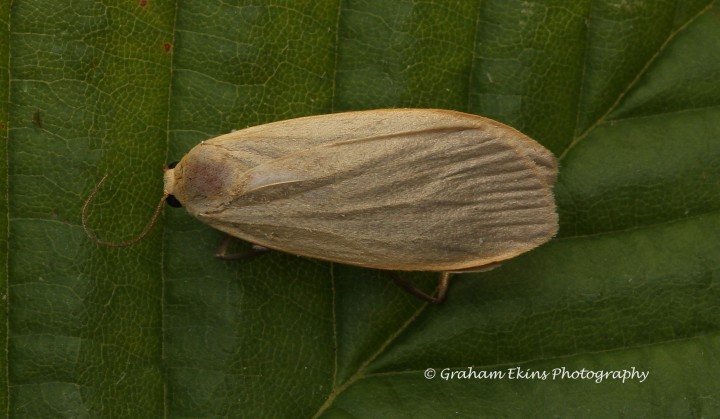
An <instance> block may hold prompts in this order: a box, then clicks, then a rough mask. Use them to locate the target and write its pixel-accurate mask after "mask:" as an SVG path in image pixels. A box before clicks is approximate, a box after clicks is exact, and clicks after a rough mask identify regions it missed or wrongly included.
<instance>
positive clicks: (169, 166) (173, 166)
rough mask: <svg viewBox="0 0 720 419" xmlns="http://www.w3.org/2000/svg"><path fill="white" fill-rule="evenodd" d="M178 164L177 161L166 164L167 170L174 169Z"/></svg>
mask: <svg viewBox="0 0 720 419" xmlns="http://www.w3.org/2000/svg"><path fill="white" fill-rule="evenodd" d="M178 163H180V162H179V161H174V162H172V163H170V164H168V169H174V168H175V166H177V164H178Z"/></svg>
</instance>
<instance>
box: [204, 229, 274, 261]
mask: <svg viewBox="0 0 720 419" xmlns="http://www.w3.org/2000/svg"><path fill="white" fill-rule="evenodd" d="M234 240H235V237H233V236H229V235H228V236H225V238H224V239H223V241H222V242H220V246H218V248H217V250H216V251H215V257H216V258H218V259H222V260H240V259H252V258H254V257H257V256H260V255H264V254H265V253H267V252H269V251H270V249H268V248H267V247H262V246H260V245H257V244H253V245H252V249H250V250H244V251H242V252H236V253H228V248H229V247H230V244H232V242H233V241H234Z"/></svg>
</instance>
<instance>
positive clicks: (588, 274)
mask: <svg viewBox="0 0 720 419" xmlns="http://www.w3.org/2000/svg"><path fill="white" fill-rule="evenodd" d="M238 3H239V2H238ZM719 80H720V5H718V4H716V3H715V2H713V1H709V0H678V1H669V0H663V1H649V0H648V1H635V0H597V1H589V0H585V1H560V0H556V1H552V0H543V1H539V2H529V1H507V0H502V1H501V0H496V1H453V2H450V1H445V0H426V1H408V0H393V1H387V0H367V1H358V0H342V1H340V0H337V1H329V0H328V1H325V0H320V1H318V0H307V1H305V0H303V1H298V0H287V1H254V2H251V1H245V2H242V4H235V2H232V1H226V2H219V1H193V2H191V1H181V2H172V1H169V0H137V1H135V0H129V1H110V0H108V1H104V2H99V1H91V0H85V1H81V0H78V1H72V2H70V1H67V2H53V1H49V0H18V1H12V2H11V1H10V0H2V1H0V96H2V99H0V139H1V140H2V143H1V144H2V147H1V148H0V177H1V178H2V181H0V254H1V255H2V260H3V262H2V263H0V265H1V266H2V267H3V268H4V269H2V270H1V271H0V295H1V296H2V300H1V301H2V303H3V305H4V307H5V308H6V310H0V317H1V319H0V320H1V321H0V325H2V326H1V327H0V343H1V345H2V348H0V380H1V381H2V382H1V383H0V412H8V414H9V416H12V417H28V416H34V417H39V416H43V417H48V416H65V417H98V416H105V417H111V416H112V417H161V416H166V417H198V416H203V417H210V416H245V417H311V416H314V415H324V416H326V417H347V418H349V417H395V418H400V417H450V416H453V417H477V416H494V415H502V416H509V417H515V416H517V417H524V416H527V415H528V414H532V415H557V416H581V415H582V416H585V417H588V416H589V417H593V416H594V417H608V416H611V417H616V416H625V417H642V416H671V417H693V416H695V417H699V416H705V417H711V416H717V415H719V414H720V401H719V400H720V380H718V377H719V376H720V374H719V372H720V82H719ZM385 107H433V108H448V109H457V110H461V111H465V112H471V113H477V114H481V115H485V116H489V117H491V118H495V119H498V120H500V121H502V122H504V123H507V124H510V125H512V126H514V127H516V128H518V129H520V130H522V131H523V132H525V133H527V134H528V135H530V136H531V137H533V138H535V139H537V140H538V141H539V142H541V143H542V144H544V145H545V146H547V147H548V148H549V149H551V150H552V151H553V152H554V153H555V154H556V155H557V156H558V157H559V158H560V165H561V169H560V177H559V180H558V184H557V186H556V195H557V203H558V207H559V212H560V233H559V235H558V237H557V238H556V239H554V240H553V241H551V242H550V243H548V244H547V245H544V246H542V247H541V248H539V249H537V250H535V251H533V252H530V253H529V254H526V255H523V256H521V257H518V258H516V259H514V260H512V261H508V262H506V263H505V264H504V265H503V266H502V267H501V268H499V269H496V270H494V271H492V272H487V273H478V274H468V275H463V276H459V277H457V279H456V280H455V281H454V283H453V287H452V288H451V291H450V294H449V299H448V301H447V302H446V304H444V305H443V306H440V307H434V306H426V305H424V304H422V303H420V302H418V301H415V300H413V299H412V298H410V297H409V296H407V295H406V294H404V293H402V292H401V291H399V290H398V289H396V288H395V287H394V286H393V285H392V284H391V283H389V281H388V280H387V278H386V277H385V276H384V275H382V274H379V273H377V272H374V271H370V270H364V269H359V268H352V267H347V266H339V265H332V264H329V263H324V262H318V261H313V260H306V259H302V258H298V257H295V256H291V255H286V254H279V253H278V254H272V255H269V256H264V257H263V258H260V259H256V260H253V261H252V262H247V263H238V262H224V261H219V260H216V259H214V258H213V253H214V250H215V247H216V244H217V242H218V241H219V240H220V238H221V234H220V233H218V232H216V231H213V230H211V229H210V228H208V227H206V226H204V225H202V224H201V223H199V222H198V221H196V220H194V219H192V218H191V217H189V216H188V215H187V214H186V213H185V212H184V211H182V210H172V209H168V210H167V211H166V215H165V217H164V218H163V219H162V220H161V221H160V222H159V223H158V225H157V226H156V227H155V230H154V231H153V233H152V234H151V235H150V236H149V237H148V238H146V239H145V240H144V241H143V242H142V243H140V244H138V245H137V246H135V247H132V248H127V249H108V248H104V247H100V246H98V245H97V244H95V243H94V242H92V241H91V240H89V239H88V238H87V237H86V236H85V234H84V232H83V229H82V227H81V225H80V209H81V207H82V204H83V202H84V200H85V199H86V198H87V196H88V195H89V193H90V192H91V190H92V188H93V187H94V185H95V184H96V182H97V181H98V180H99V179H100V178H101V177H102V175H103V174H104V173H106V172H110V173H111V175H110V177H109V179H108V182H107V184H106V186H105V187H104V188H103V189H102V190H101V192H100V193H99V195H98V197H97V200H96V202H95V204H94V206H93V207H92V216H91V220H90V222H91V224H92V227H93V229H94V230H95V231H96V232H97V234H98V235H100V236H101V237H103V238H106V239H109V240H122V239H125V238H128V237H130V236H132V235H134V234H136V233H137V232H138V231H139V230H141V229H142V227H143V225H144V224H145V223H146V222H147V221H148V219H149V218H150V216H151V214H152V210H153V208H154V207H155V205H156V202H157V200H158V199H159V198H160V196H161V194H162V164H163V163H165V162H169V161H173V160H177V159H179V158H180V157H181V156H182V155H183V154H184V153H185V152H187V151H188V150H189V149H190V148H191V147H192V146H193V145H195V144H197V143H199V142H200V141H202V140H204V139H207V138H211V137H213V136H216V135H219V134H222V133H226V132H229V131H231V130H233V129H239V128H243V127H246V126H250V125H256V124H261V123H266V122H271V121H276V120H282V119H287V118H291V117H296V116H304V115H314V114H322V113H329V112H337V111H344V110H359V109H372V108H385ZM408 278H414V279H418V280H419V283H421V284H423V286H425V287H427V288H428V289H430V287H431V286H432V281H433V278H434V276H433V275H423V274H418V275H408ZM469 366H473V368H475V369H476V370H506V369H507V368H511V367H515V366H519V367H521V368H522V369H523V370H526V369H529V370H540V371H543V370H547V371H549V370H551V369H553V368H556V367H566V368H567V369H570V370H574V369H582V368H586V369H592V370H615V369H630V368H632V367H635V368H637V369H640V370H647V371H650V376H649V378H648V379H647V380H646V381H645V382H644V383H639V382H637V381H632V382H626V383H624V384H623V383H621V382H618V381H606V382H603V383H599V384H598V383H595V382H593V381H582V380H564V381H551V380H546V381H542V380H509V379H505V380H495V381H488V380H484V381H483V380H454V381H444V380H442V379H440V378H439V377H436V378H435V379H433V380H427V379H425V378H424V377H423V372H424V371H425V369H426V368H429V367H432V368H435V369H437V371H438V372H439V371H440V370H441V369H443V368H448V367H449V368H459V369H466V368H467V367H469ZM0 414H1V413H0Z"/></svg>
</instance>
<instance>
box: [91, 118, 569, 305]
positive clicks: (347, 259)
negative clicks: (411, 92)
mask: <svg viewBox="0 0 720 419" xmlns="http://www.w3.org/2000/svg"><path fill="white" fill-rule="evenodd" d="M556 176H557V162H556V159H555V157H554V156H553V154H552V153H551V152H550V151H548V150H547V149H546V148H544V147H543V146H542V145H540V144H539V143H537V142H536V141H534V140H532V139H530V138H529V137H527V136H525V135H524V134H522V133H520V132H519V131H517V130H515V129H513V128H511V127H509V126H507V125H504V124H501V123H499V122H497V121H494V120H491V119H488V118H483V117H481V116H477V115H471V114H466V113H461V112H456V111H449V110H437V109H381V110H370V111H357V112H346V113H336V114H329V115H319V116H310V117H304V118H297V119H290V120H286V121H280V122H274V123H270V124H265V125H259V126H255V127H250V128H246V129H243V130H240V131H235V132H232V133H230V134H226V135H222V136H220V137H217V138H213V139H210V140H207V141H203V142H201V143H200V144H199V145H197V146H195V147H194V148H193V149H191V150H190V152H188V153H187V154H186V155H185V156H184V157H183V158H182V159H181V160H180V161H179V162H178V163H177V164H176V165H174V166H173V167H167V168H166V170H165V174H164V195H163V198H162V199H161V201H160V204H159V205H158V209H157V211H156V214H155V216H154V217H153V221H151V223H150V224H148V226H147V227H146V229H145V230H144V231H143V232H142V233H141V234H140V235H139V236H138V237H136V238H135V239H133V240H130V241H128V242H124V243H108V242H104V241H102V240H99V239H97V238H96V237H95V236H94V235H93V234H92V233H90V231H89V230H88V229H87V227H86V231H87V233H88V235H90V237H92V238H94V239H95V240H96V241H98V242H99V243H102V244H105V245H111V246H125V245H130V244H133V243H135V242H137V241H138V240H140V239H141V238H142V237H144V236H145V235H146V234H147V233H148V232H149V231H150V228H151V227H152V224H153V223H154V221H155V219H156V218H157V216H158V214H159V213H160V211H161V209H162V203H163V201H165V200H167V202H168V203H170V204H174V205H176V206H177V205H182V206H183V207H185V208H186V210H187V212H188V213H189V214H191V215H192V216H194V217H196V218H198V219H199V220H201V221H203V222H204V223H206V224H208V225H209V226H211V227H213V228H216V229H218V230H220V231H223V232H225V233H227V234H228V235H229V236H232V237H236V238H240V239H242V240H245V241H248V242H250V243H253V244H254V245H255V248H254V249H255V251H254V252H261V251H263V250H265V249H275V250H280V251H283V252H287V253H292V254H295V255H300V256H305V257H309V258H316V259H322V260H327V261H331V262H336V263H343V264H349V265H357V266H363V267H367V268H375V269H383V270H389V271H437V272H440V281H439V286H438V290H437V293H436V295H435V296H430V295H427V294H425V293H423V292H422V291H420V290H418V289H416V288H414V287H412V286H411V285H409V284H407V283H404V282H403V281H400V280H397V281H396V282H399V284H400V285H401V286H403V288H405V289H406V290H408V291H409V292H411V293H412V294H414V295H416V296H418V297H421V298H423V299H426V300H428V301H430V302H435V303H438V302H441V301H442V300H443V298H444V297H445V294H446V291H447V288H448V285H449V278H450V274H451V273H456V272H469V271H481V270H487V269H492V268H493V267H496V266H497V265H498V264H499V263H500V262H502V261H504V260H507V259H509V258H512V257H515V256H517V255H519V254H521V253H524V252H527V251H528V250H531V249H533V248H535V247H537V246H539V245H541V244H543V243H545V242H547V241H548V240H550V239H551V238H552V237H553V236H554V235H555V234H556V232H557V228H558V216H557V212H556V209H555V201H554V196H553V185H554V183H555V179H556ZM103 180H104V179H103ZM99 186H100V185H98V187H96V189H95V191H94V192H93V194H92V195H91V196H90V198H88V202H86V204H85V206H84V207H83V225H84V226H87V207H88V204H89V203H90V201H91V200H92V198H93V197H94V195H95V193H96V192H97V188H99ZM226 251H227V244H226V243H224V244H223V246H222V248H221V251H220V252H219V255H218V256H220V257H225V258H232V257H235V256H237V255H228V254H226V253H225V252H226ZM247 255H248V253H244V254H243V255H241V256H247Z"/></svg>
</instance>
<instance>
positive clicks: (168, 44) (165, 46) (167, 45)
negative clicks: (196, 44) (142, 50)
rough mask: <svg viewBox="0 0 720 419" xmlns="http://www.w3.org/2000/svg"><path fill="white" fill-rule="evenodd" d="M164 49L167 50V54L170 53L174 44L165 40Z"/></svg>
mask: <svg viewBox="0 0 720 419" xmlns="http://www.w3.org/2000/svg"><path fill="white" fill-rule="evenodd" d="M163 49H164V50H165V53H166V54H169V53H170V51H172V44H171V43H169V42H165V43H164V44H163Z"/></svg>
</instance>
